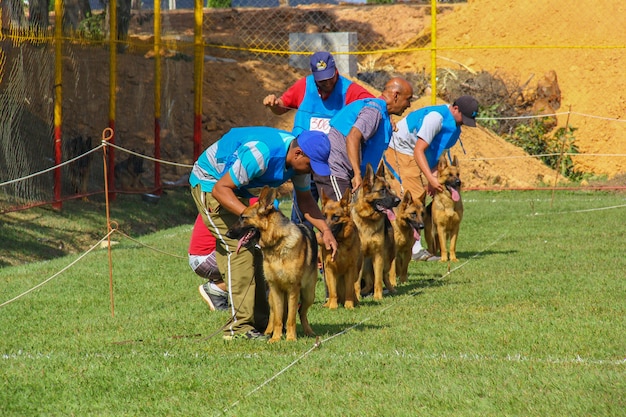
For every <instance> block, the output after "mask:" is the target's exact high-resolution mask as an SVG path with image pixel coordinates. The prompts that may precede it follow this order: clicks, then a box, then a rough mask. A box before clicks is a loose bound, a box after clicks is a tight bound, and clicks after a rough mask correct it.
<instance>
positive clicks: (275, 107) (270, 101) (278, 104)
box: [263, 94, 289, 116]
mask: <svg viewBox="0 0 626 417" xmlns="http://www.w3.org/2000/svg"><path fill="white" fill-rule="evenodd" d="M263 105H264V106H265V107H269V109H270V110H271V111H272V113H274V114H276V115H279V116H280V115H281V114H284V113H287V112H288V111H289V109H288V108H286V107H284V104H283V101H282V100H281V98H280V97H276V95H274V94H270V95H268V96H266V97H265V98H264V99H263Z"/></svg>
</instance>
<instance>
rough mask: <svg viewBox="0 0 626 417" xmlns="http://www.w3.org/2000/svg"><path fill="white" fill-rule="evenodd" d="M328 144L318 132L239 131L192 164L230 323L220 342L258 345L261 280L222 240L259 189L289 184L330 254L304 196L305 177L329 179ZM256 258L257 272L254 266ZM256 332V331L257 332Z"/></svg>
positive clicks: (250, 258) (249, 257) (262, 315)
mask: <svg viewBox="0 0 626 417" xmlns="http://www.w3.org/2000/svg"><path fill="white" fill-rule="evenodd" d="M329 154H330V142H329V141H328V137H327V136H326V134H325V133H323V132H316V131H304V132H302V133H301V134H300V135H298V136H297V137H296V136H294V135H293V134H291V133H289V132H286V131H283V130H279V129H275V128H271V127H262V126H255V127H240V128H233V129H231V130H230V131H228V132H227V133H226V134H225V135H224V136H222V138H221V139H220V140H218V141H217V142H215V143H214V144H213V145H211V146H209V147H208V148H207V149H206V150H205V151H204V152H203V153H202V154H201V155H200V157H199V158H198V160H197V161H196V162H195V164H194V166H193V168H192V171H191V175H190V178H189V182H190V184H191V194H192V196H193V199H194V201H195V203H196V207H197V208H198V212H199V213H200V215H201V216H202V219H203V221H204V224H205V225H206V226H207V227H208V228H209V230H210V231H211V233H212V234H213V236H215V237H216V239H217V249H216V251H217V264H218V267H219V271H220V273H221V275H222V279H223V280H224V281H225V282H226V284H227V287H228V297H229V300H228V301H229V306H230V310H231V315H232V317H233V320H232V321H231V323H230V324H229V325H228V326H227V327H226V328H225V329H224V330H225V333H224V335H223V337H224V339H226V340H230V339H233V338H239V337H241V338H245V339H264V338H265V336H264V335H263V334H262V331H263V330H264V329H265V325H266V324H267V319H268V315H269V307H268V305H267V299H266V297H265V287H264V283H263V281H262V277H259V274H256V273H255V254H254V253H253V252H252V251H251V250H248V249H243V250H240V251H239V253H237V241H236V240H234V239H229V238H228V237H226V232H227V230H228V229H229V227H230V226H231V225H232V224H234V223H235V222H236V221H237V219H238V218H239V216H240V215H241V213H242V212H243V211H244V209H245V208H246V204H248V203H249V200H250V198H253V197H256V196H258V193H259V192H260V190H261V189H262V188H263V186H265V185H268V186H270V187H278V186H279V185H281V184H283V183H284V182H286V181H287V180H291V181H292V182H293V186H294V190H295V193H296V199H297V201H298V203H299V205H300V207H301V209H302V212H303V213H304V217H305V218H306V220H308V221H309V222H310V223H311V224H312V225H313V226H314V227H316V228H317V229H318V230H319V231H320V232H321V233H322V238H323V241H324V245H325V246H326V248H327V249H328V250H331V251H332V252H333V253H334V252H335V251H336V250H337V242H336V241H335V238H334V237H333V235H332V233H331V232H330V229H329V228H328V226H327V225H326V222H325V221H324V217H323V215H322V213H321V211H320V209H319V207H318V205H317V204H316V202H315V200H314V199H313V196H312V195H311V192H310V184H311V174H312V173H313V172H314V173H316V174H319V175H329V174H330V168H329V166H328V156H329ZM258 261H259V259H258V257H257V260H256V262H257V266H258ZM259 330H261V331H259Z"/></svg>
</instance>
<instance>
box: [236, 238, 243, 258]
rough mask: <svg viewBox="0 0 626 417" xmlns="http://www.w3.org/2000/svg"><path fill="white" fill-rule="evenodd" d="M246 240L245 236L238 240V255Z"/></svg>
mask: <svg viewBox="0 0 626 417" xmlns="http://www.w3.org/2000/svg"><path fill="white" fill-rule="evenodd" d="M244 240H245V237H242V238H241V239H239V242H237V255H239V249H241V247H242V246H243V245H244Z"/></svg>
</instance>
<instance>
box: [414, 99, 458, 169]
mask: <svg viewBox="0 0 626 417" xmlns="http://www.w3.org/2000/svg"><path fill="white" fill-rule="evenodd" d="M433 111H435V112H437V113H439V114H441V116H443V122H442V126H441V131H439V133H437V134H436V135H435V137H434V138H433V141H432V142H431V143H430V145H429V146H428V148H426V151H425V152H424V155H425V156H426V161H428V166H429V167H430V168H431V169H432V168H435V167H436V166H437V163H438V162H439V158H441V155H443V153H444V152H445V151H446V150H448V149H450V148H451V147H453V146H454V144H455V143H456V141H457V140H459V136H460V135H461V128H460V127H459V126H457V124H456V120H454V116H452V113H451V112H450V108H449V107H448V106H447V105H445V104H443V105H439V106H428V107H424V108H421V109H419V110H415V111H412V112H411V113H410V114H409V115H408V116H407V117H406V122H407V127H408V128H409V132H418V131H419V130H420V127H422V123H423V121H424V117H425V116H426V115H427V114H428V113H430V112H433Z"/></svg>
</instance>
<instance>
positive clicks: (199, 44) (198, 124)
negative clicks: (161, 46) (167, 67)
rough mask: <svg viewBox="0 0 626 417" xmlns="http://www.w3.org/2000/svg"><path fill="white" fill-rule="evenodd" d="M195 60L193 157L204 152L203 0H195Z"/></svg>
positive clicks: (195, 157) (196, 157)
mask: <svg viewBox="0 0 626 417" xmlns="http://www.w3.org/2000/svg"><path fill="white" fill-rule="evenodd" d="M194 18H195V22H194V46H195V50H194V60H193V67H194V68H193V85H194V103H193V104H194V105H193V114H194V119H193V159H194V160H196V159H198V157H199V156H200V152H202V78H203V72H204V42H203V40H202V0H195V6H194Z"/></svg>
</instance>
